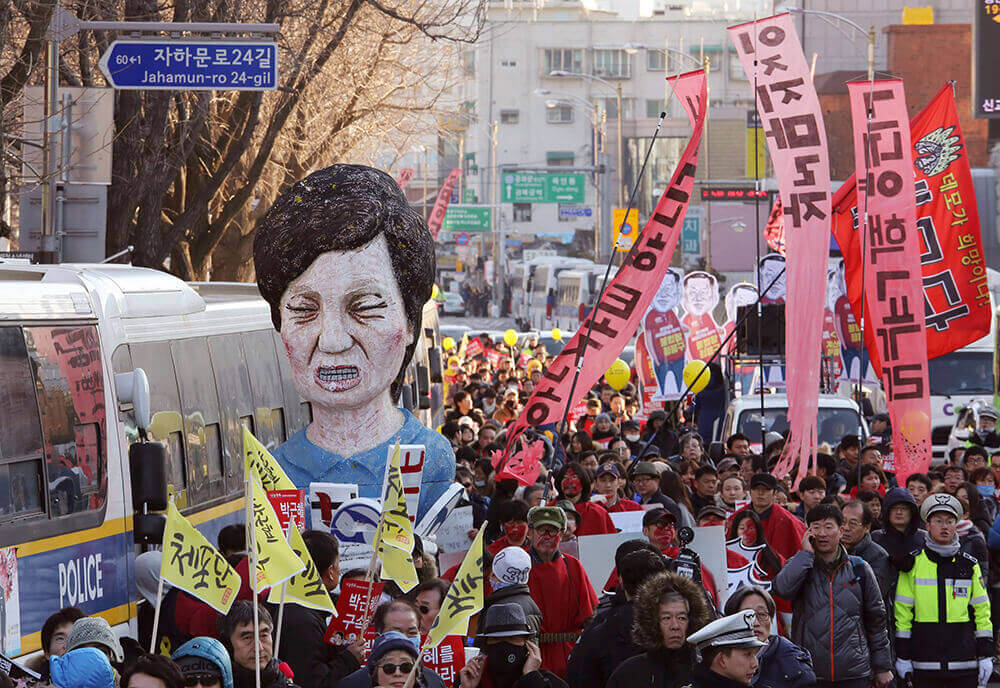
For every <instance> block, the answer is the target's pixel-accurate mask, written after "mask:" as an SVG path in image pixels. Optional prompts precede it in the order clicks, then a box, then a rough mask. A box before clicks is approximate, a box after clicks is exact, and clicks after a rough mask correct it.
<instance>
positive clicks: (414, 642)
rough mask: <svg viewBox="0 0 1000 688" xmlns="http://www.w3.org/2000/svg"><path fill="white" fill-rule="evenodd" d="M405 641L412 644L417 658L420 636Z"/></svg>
mask: <svg viewBox="0 0 1000 688" xmlns="http://www.w3.org/2000/svg"><path fill="white" fill-rule="evenodd" d="M406 639H407V640H409V641H410V642H411V643H413V647H415V648H416V650H417V656H418V657H419V656H420V636H419V635H418V636H417V637H416V638H410V637H407V638H406Z"/></svg>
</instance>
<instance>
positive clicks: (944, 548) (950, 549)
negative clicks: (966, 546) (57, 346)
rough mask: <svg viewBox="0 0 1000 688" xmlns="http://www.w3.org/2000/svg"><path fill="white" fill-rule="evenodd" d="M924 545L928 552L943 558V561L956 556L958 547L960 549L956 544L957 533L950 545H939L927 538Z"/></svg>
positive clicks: (957, 543)
mask: <svg viewBox="0 0 1000 688" xmlns="http://www.w3.org/2000/svg"><path fill="white" fill-rule="evenodd" d="M924 545H925V546H926V547H927V549H929V550H930V551H932V552H934V553H935V554H937V555H939V556H942V557H944V558H945V559H951V558H952V557H954V556H955V555H956V554H958V549H959V547H961V545H960V544H959V542H958V533H955V537H954V539H953V540H952V541H951V544H948V545H939V544H938V543H936V542H934V541H933V540H932V539H930V538H927V542H925V543H924Z"/></svg>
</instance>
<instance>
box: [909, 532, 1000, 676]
mask: <svg viewBox="0 0 1000 688" xmlns="http://www.w3.org/2000/svg"><path fill="white" fill-rule="evenodd" d="M915 557H916V558H915V561H914V564H913V568H912V569H910V570H909V571H901V572H900V574H899V581H898V583H897V585H896V601H895V617H896V653H897V654H898V655H899V657H900V658H901V659H909V660H911V661H912V662H913V669H914V671H920V672H947V673H949V674H951V675H954V674H955V673H956V672H960V673H975V672H976V671H977V664H978V662H977V660H978V659H980V658H985V657H992V656H993V624H992V622H991V621H990V598H989V596H988V595H987V594H986V587H985V586H984V585H983V579H982V572H981V571H980V570H979V563H978V562H977V561H976V559H975V557H973V556H971V555H969V554H965V553H964V552H959V553H958V554H956V555H955V556H954V557H950V558H945V557H942V556H941V555H939V554H937V553H935V552H934V551H932V550H930V549H926V548H925V549H923V550H922V551H920V552H919V553H916V555H915Z"/></svg>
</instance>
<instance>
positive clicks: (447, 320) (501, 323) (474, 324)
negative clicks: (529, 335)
mask: <svg viewBox="0 0 1000 688" xmlns="http://www.w3.org/2000/svg"><path fill="white" fill-rule="evenodd" d="M440 324H441V325H453V326H454V325H465V326H466V327H471V328H472V330H473V331H486V330H491V331H501V332H502V331H504V330H507V329H510V328H514V329H517V326H516V325H515V324H514V319H513V318H465V317H457V316H454V315H447V316H444V317H442V318H441V320H440Z"/></svg>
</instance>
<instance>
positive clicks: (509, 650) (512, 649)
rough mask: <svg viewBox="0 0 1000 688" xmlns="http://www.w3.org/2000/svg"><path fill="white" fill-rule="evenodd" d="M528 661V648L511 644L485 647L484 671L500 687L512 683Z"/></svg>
mask: <svg viewBox="0 0 1000 688" xmlns="http://www.w3.org/2000/svg"><path fill="white" fill-rule="evenodd" d="M527 661H528V648H527V646H524V645H514V644H513V643H497V644H495V645H487V646H486V670H487V671H488V672H489V673H490V675H491V676H492V677H493V678H494V679H498V680H497V681H496V682H497V683H500V684H502V685H504V684H508V683H513V681H514V680H517V678H519V677H520V676H521V672H522V671H524V663H525V662H527Z"/></svg>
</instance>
